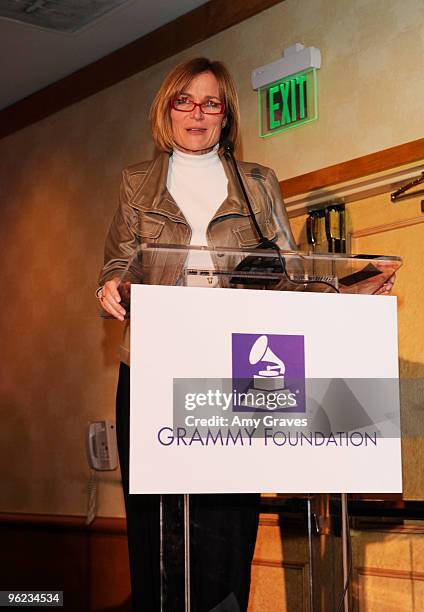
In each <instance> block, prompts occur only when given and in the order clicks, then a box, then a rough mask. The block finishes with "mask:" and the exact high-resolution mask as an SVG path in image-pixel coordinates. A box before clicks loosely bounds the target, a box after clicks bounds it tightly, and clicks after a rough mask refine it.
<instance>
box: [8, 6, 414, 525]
mask: <svg viewBox="0 0 424 612" xmlns="http://www.w3.org/2000/svg"><path fill="white" fill-rule="evenodd" d="M423 23H424V6H423V3H422V1H421V0H406V1H405V2H403V3H402V6H400V4H399V2H395V1H394V0H338V1H337V2H335V1H334V0H302V2H300V1H298V0H286V1H285V2H283V3H281V4H279V5H277V6H275V7H273V8H272V9H270V10H268V11H265V12H263V13H262V14H260V15H258V16H256V17H254V18H252V19H250V20H248V21H246V22H244V23H242V24H240V25H238V26H235V27H234V28H232V29H230V30H227V31H225V32H223V33H221V34H219V35H217V36H215V37H213V38H211V39H209V40H207V41H205V42H203V43H201V44H198V45H196V46H195V47H193V48H191V49H190V50H188V51H186V52H184V53H181V54H179V55H178V56H177V57H174V58H171V59H169V60H166V61H164V62H162V63H160V64H159V65H157V66H154V67H152V68H149V69H148V70H145V71H144V72H142V73H140V74H138V75H136V76H134V77H131V78H130V79H127V80H126V81H123V82H121V83H119V84H117V85H115V86H114V87H111V88H109V89H107V90H105V91H103V92H101V93H99V94H97V95H95V96H92V97H91V98H89V99H87V100H85V101H83V102H81V103H79V104H77V105H75V106H72V107H70V108H67V109H65V110H63V111H61V112H59V113H56V114H55V115H53V116H51V117H49V118H47V119H45V120H43V121H41V122H39V123H37V124H35V125H33V126H30V127H28V128H26V129H24V130H21V131H19V132H17V133H16V134H14V135H11V136H9V137H8V138H5V139H4V140H2V141H0V160H1V162H0V199H1V206H2V213H3V214H2V223H1V225H0V240H1V245H2V263H3V266H2V278H3V287H4V288H5V291H4V293H3V316H2V318H1V323H0V325H1V327H0V332H1V338H2V341H3V347H4V349H3V351H4V358H3V365H2V368H1V373H0V377H1V378H0V381H1V411H2V423H3V426H2V428H1V434H0V435H1V440H0V464H1V465H2V466H3V468H6V470H4V471H5V476H4V477H3V478H2V496H1V502H0V510H1V511H11V512H14V511H16V512H47V513H65V514H82V513H84V512H85V508H86V486H87V478H88V469H87V467H86V460H85V448H84V435H83V434H84V429H85V426H86V423H87V422H88V421H90V420H93V419H96V418H112V417H113V410H114V407H113V404H114V386H115V381H116V366H117V359H116V344H117V342H118V338H119V335H120V324H119V323H113V322H112V323H104V322H102V321H100V320H99V318H98V317H97V312H96V304H95V300H94V299H93V291H94V289H95V279H96V276H97V272H98V269H99V267H100V264H101V252H102V246H103V239H104V235H105V232H106V229H107V225H108V223H109V219H110V217H111V215H112V212H113V209H114V206H115V200H116V194H117V190H118V185H119V174H120V169H121V168H122V167H124V166H126V165H128V164H130V163H134V162H136V161H138V160H142V159H146V158H148V157H150V156H151V155H152V152H153V148H152V144H151V141H150V137H149V132H148V126H147V112H148V106H149V104H150V102H151V100H152V97H153V95H154V92H155V90H156V89H157V87H158V85H159V84H160V82H161V80H162V78H163V76H164V74H165V73H166V72H167V70H168V69H169V68H170V67H171V66H172V65H174V64H175V63H176V61H178V60H180V59H182V58H185V57H190V56H194V55H199V54H205V55H207V56H210V57H213V58H217V59H222V60H224V61H225V62H227V64H228V65H229V67H230V69H231V71H232V72H233V74H234V75H236V77H237V82H238V86H239V92H240V97H241V105H242V120H243V151H242V152H243V157H244V158H245V159H250V160H255V161H258V162H261V163H264V164H267V165H272V166H273V167H274V168H275V169H276V171H277V175H278V176H279V178H280V179H282V178H288V177H290V176H295V175H299V174H303V173H305V172H308V171H311V170H314V169H317V168H321V167H324V166H327V165H330V164H334V163H337V162H341V161H344V160H347V159H351V158H354V157H357V156H361V155H364V154H367V153H370V152H373V151H378V150H380V149H384V148H386V147H389V146H392V145H396V144H400V143H403V142H407V141H410V140H414V139H417V138H420V137H422V136H423V127H422V113H421V105H422V100H423V99H424V79H423V78H422V75H423V74H424V53H423V35H424V29H423ZM298 41H300V42H303V43H304V44H305V45H308V46H309V45H313V46H316V47H319V48H320V49H321V51H322V55H323V67H322V69H321V70H320V71H319V114H320V117H319V120H318V121H317V122H315V123H313V124H310V125H308V126H304V127H300V128H296V129H293V130H289V131H288V132H286V133H283V134H280V135H278V136H274V137H272V138H268V139H265V140H260V139H259V137H258V135H257V134H258V127H257V118H256V107H257V101H256V94H255V93H254V92H253V91H252V90H251V87H250V72H251V70H252V69H253V68H255V67H258V66H260V65H261V64H264V63H267V62H270V61H273V60H275V59H277V58H278V57H279V56H280V54H281V50H282V48H283V47H286V46H289V45H291V44H293V43H294V42H298ZM101 481H102V482H101V486H100V487H99V495H100V504H99V513H100V514H101V515H104V516H122V515H123V504H122V495H121V492H120V489H119V481H118V475H117V474H109V475H107V476H102V478H101Z"/></svg>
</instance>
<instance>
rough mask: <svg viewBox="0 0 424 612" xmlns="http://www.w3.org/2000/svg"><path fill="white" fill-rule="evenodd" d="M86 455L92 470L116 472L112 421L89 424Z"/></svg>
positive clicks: (116, 455)
mask: <svg viewBox="0 0 424 612" xmlns="http://www.w3.org/2000/svg"><path fill="white" fill-rule="evenodd" d="M87 455H88V462H89V464H90V467H91V468H93V469H94V470H102V471H103V470H116V468H117V467H118V453H117V449H116V429H115V423H113V422H112V421H95V422H93V423H90V424H89V426H88V431H87Z"/></svg>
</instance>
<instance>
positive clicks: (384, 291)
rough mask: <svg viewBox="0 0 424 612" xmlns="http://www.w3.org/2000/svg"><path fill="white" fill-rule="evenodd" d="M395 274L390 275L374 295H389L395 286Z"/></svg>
mask: <svg viewBox="0 0 424 612" xmlns="http://www.w3.org/2000/svg"><path fill="white" fill-rule="evenodd" d="M395 280H396V273H394V274H392V275H391V276H390V277H389V278H388V279H387V280H386V282H385V283H384V285H381V287H380V289H377V291H376V292H375V293H374V295H389V293H390V291H391V290H392V289H393V285H394V284H395Z"/></svg>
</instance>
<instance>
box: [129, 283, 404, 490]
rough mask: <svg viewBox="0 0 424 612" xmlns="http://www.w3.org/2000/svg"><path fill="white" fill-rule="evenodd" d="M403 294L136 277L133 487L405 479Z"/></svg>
mask: <svg viewBox="0 0 424 612" xmlns="http://www.w3.org/2000/svg"><path fill="white" fill-rule="evenodd" d="M399 421H400V419H399V392H398V353H397V319H396V298H395V297H387V296H368V295H341V294H320V293H301V292H278V291H263V290H237V289H222V288H219V289H218V288H217V289H213V288H212V289H211V288H208V289H204V288H198V287H167V286H148V285H133V286H132V289H131V417H130V422H131V432H130V492H131V493H218V492H219V493H225V492H235V493H237V492H240V493H241V492H262V493H265V492H286V493H303V492H309V493H313V492H319V493H325V492H331V493H337V492H361V493H366V492H375V493H377V492H381V493H383V492H384V493H393V492H401V490H402V480H401V444H400V425H399Z"/></svg>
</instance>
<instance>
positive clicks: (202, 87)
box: [171, 72, 225, 155]
mask: <svg viewBox="0 0 424 612" xmlns="http://www.w3.org/2000/svg"><path fill="white" fill-rule="evenodd" d="M180 95H181V96H184V97H187V98H190V100H192V101H193V102H197V103H198V104H202V103H203V102H207V101H208V100H213V101H215V102H223V100H221V98H220V96H219V85H218V81H217V80H216V77H215V76H214V75H213V74H212V72H202V73H201V74H198V75H197V76H195V77H194V78H193V80H192V81H191V82H190V83H189V84H188V85H187V87H186V88H185V91H182V92H181V94H180ZM224 117H225V115H223V114H220V115H205V114H204V113H202V111H201V110H200V107H199V106H195V107H194V110H192V111H191V112H188V113H187V112H181V111H177V110H175V109H174V108H171V125H172V136H173V139H174V143H175V146H176V148H177V149H179V148H180V149H182V150H183V151H188V152H190V153H193V154H195V155H196V154H202V153H206V152H207V151H208V150H210V149H212V148H213V147H214V146H215V145H216V144H217V142H218V141H219V137H220V135H221V129H222V127H223V122H224V121H225V119H224Z"/></svg>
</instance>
